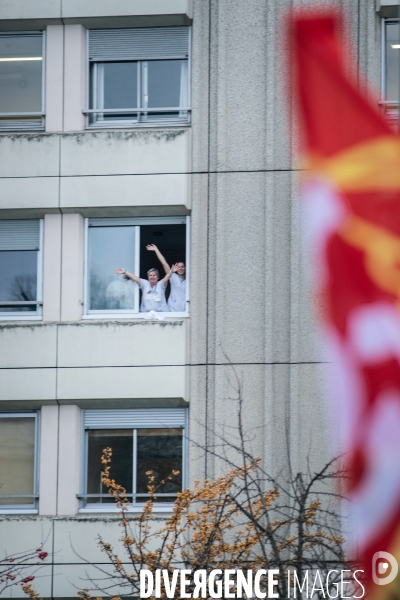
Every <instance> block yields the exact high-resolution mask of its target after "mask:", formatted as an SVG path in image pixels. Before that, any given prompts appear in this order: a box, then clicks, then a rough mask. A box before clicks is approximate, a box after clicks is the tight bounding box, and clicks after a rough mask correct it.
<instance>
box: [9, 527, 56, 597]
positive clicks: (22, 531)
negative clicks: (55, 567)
mask: <svg viewBox="0 0 400 600" xmlns="http://www.w3.org/2000/svg"><path fill="white" fill-rule="evenodd" d="M51 530H52V523H51V521H50V520H48V519H40V518H37V517H33V518H32V517H29V516H17V515H13V516H11V515H8V516H6V515H3V516H0V539H1V553H0V559H3V557H4V556H6V555H11V554H16V553H24V552H27V551H28V552H30V551H35V550H36V548H39V547H43V550H44V551H45V552H47V553H48V557H47V558H46V559H45V560H44V561H38V559H37V558H35V559H30V560H29V561H26V562H27V563H28V564H27V566H26V567H25V568H24V571H23V576H24V577H28V576H30V575H33V576H34V577H35V579H34V581H33V582H32V583H33V586H34V589H35V590H36V591H37V592H38V593H39V597H40V598H46V597H47V598H49V597H50V596H51V576H52V567H51V564H50V563H51V552H52V543H51V542H52V535H51ZM38 562H40V565H38V564H37V563H38ZM29 564H31V566H29ZM23 596H24V594H23V592H22V590H21V587H20V586H18V588H17V587H14V586H11V587H9V588H8V589H6V590H4V591H3V592H2V594H1V597H2V598H21V597H23Z"/></svg>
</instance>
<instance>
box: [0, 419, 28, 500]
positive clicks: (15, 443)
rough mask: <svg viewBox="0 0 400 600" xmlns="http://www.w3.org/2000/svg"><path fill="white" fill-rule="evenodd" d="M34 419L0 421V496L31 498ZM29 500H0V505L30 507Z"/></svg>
mask: <svg viewBox="0 0 400 600" xmlns="http://www.w3.org/2000/svg"><path fill="white" fill-rule="evenodd" d="M34 468H35V419H33V418H30V417H26V418H25V417H21V418H17V417H15V418H12V417H11V418H9V419H4V418H0V494H1V495H3V494H33V493H34ZM33 502H34V500H33V498H0V504H33Z"/></svg>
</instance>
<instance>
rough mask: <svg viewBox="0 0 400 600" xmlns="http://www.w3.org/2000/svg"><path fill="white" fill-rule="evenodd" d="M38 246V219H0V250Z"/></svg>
mask: <svg viewBox="0 0 400 600" xmlns="http://www.w3.org/2000/svg"><path fill="white" fill-rule="evenodd" d="M39 248H40V219H29V220H4V221H0V251H1V250H39Z"/></svg>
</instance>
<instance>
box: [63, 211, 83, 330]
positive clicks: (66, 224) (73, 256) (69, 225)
mask: <svg viewBox="0 0 400 600" xmlns="http://www.w3.org/2000/svg"><path fill="white" fill-rule="evenodd" d="M62 223H63V225H62V259H61V321H79V320H80V319H81V318H82V307H83V260H84V252H83V238H84V219H83V217H82V216H81V215H78V214H71V215H63V220H62Z"/></svg>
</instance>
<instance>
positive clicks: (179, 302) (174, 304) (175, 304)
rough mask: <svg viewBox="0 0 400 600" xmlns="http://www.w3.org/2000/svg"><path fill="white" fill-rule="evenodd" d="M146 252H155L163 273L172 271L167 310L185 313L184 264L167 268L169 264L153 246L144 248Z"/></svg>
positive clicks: (180, 263)
mask: <svg viewBox="0 0 400 600" xmlns="http://www.w3.org/2000/svg"><path fill="white" fill-rule="evenodd" d="M146 250H150V251H152V252H155V253H156V255H157V258H158V260H159V261H160V263H161V264H162V266H163V268H164V271H165V272H166V273H169V272H170V271H171V270H172V274H171V278H170V281H169V283H170V285H171V293H170V295H169V298H168V308H169V310H170V311H171V312H185V311H186V268H185V263H184V262H178V263H175V264H174V265H172V267H171V268H170V267H169V264H168V263H167V261H166V260H165V258H164V256H163V255H162V254H161V252H160V251H159V249H158V248H157V246H156V245H155V244H149V245H148V246H146Z"/></svg>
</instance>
